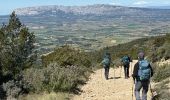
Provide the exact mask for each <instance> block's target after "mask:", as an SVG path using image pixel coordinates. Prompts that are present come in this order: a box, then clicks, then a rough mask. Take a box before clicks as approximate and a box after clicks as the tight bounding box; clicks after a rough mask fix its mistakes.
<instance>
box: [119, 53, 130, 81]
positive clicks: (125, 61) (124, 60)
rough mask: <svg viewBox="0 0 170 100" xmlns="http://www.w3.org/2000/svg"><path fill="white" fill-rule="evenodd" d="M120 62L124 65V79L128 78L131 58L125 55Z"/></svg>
mask: <svg viewBox="0 0 170 100" xmlns="http://www.w3.org/2000/svg"><path fill="white" fill-rule="evenodd" d="M121 62H122V63H123V67H124V74H125V79H127V78H129V65H130V62H132V60H131V58H130V57H129V56H128V55H125V56H124V57H123V58H122V60H121Z"/></svg>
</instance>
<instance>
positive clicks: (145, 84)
mask: <svg viewBox="0 0 170 100" xmlns="http://www.w3.org/2000/svg"><path fill="white" fill-rule="evenodd" d="M148 87H149V81H146V82H142V88H143V90H142V100H147V92H148Z"/></svg>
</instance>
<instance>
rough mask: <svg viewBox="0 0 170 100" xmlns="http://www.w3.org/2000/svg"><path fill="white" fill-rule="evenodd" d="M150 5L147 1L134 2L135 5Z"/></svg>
mask: <svg viewBox="0 0 170 100" xmlns="http://www.w3.org/2000/svg"><path fill="white" fill-rule="evenodd" d="M148 3H149V2H146V1H143V0H142V1H141V0H140V1H137V2H134V3H133V5H146V4H148Z"/></svg>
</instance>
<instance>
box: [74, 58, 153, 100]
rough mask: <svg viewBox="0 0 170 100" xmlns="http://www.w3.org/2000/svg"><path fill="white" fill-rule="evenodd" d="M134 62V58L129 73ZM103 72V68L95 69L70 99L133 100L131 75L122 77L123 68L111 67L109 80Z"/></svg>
mask: <svg viewBox="0 0 170 100" xmlns="http://www.w3.org/2000/svg"><path fill="white" fill-rule="evenodd" d="M136 62H137V61H136V60H135V61H133V63H132V65H131V66H132V69H131V68H130V70H129V71H130V72H129V73H130V75H131V74H132V72H131V71H132V70H133V66H134V64H135V63H136ZM103 73H104V70H103V69H99V70H97V71H95V72H94V73H93V74H92V75H91V76H90V79H89V81H88V82H87V84H85V85H84V86H83V87H82V88H81V89H82V91H83V92H82V93H81V94H80V95H76V96H74V97H73V98H72V100H135V98H134V97H135V96H134V93H133V92H132V89H134V86H133V80H132V77H130V78H129V79H124V73H123V68H122V69H121V68H117V69H113V68H111V69H110V74H109V80H105V78H104V74H103ZM132 93H133V95H132ZM149 95H150V92H149V93H148V100H150V99H149V98H150V96H149ZM132 97H133V99H132Z"/></svg>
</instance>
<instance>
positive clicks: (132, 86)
mask: <svg viewBox="0 0 170 100" xmlns="http://www.w3.org/2000/svg"><path fill="white" fill-rule="evenodd" d="M134 81H135V80H134V78H133V77H132V100H133V93H134V92H133V88H134V83H135V82H134Z"/></svg>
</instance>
